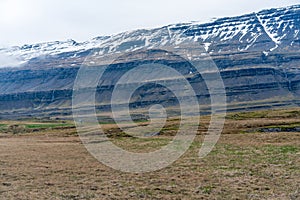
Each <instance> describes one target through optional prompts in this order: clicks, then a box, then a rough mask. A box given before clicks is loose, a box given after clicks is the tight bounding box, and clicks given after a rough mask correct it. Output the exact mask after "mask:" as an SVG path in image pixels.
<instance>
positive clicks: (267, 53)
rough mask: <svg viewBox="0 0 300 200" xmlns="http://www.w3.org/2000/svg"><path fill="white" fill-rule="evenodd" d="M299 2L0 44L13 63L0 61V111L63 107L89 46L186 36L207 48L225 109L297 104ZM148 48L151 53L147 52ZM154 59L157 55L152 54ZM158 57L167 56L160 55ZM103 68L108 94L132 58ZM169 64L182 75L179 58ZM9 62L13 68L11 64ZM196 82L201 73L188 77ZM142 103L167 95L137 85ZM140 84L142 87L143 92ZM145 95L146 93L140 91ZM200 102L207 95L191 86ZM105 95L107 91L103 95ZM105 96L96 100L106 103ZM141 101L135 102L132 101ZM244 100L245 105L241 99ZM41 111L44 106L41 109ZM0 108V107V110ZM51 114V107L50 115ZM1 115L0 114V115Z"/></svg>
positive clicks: (138, 44)
mask: <svg viewBox="0 0 300 200" xmlns="http://www.w3.org/2000/svg"><path fill="white" fill-rule="evenodd" d="M299 30H300V5H295V6H291V7H286V8H277V9H270V10H263V11H261V12H258V13H251V14H246V15H243V16H237V17H229V18H221V19H217V20H214V21H211V22H208V23H197V22H193V23H183V24H173V25H168V26H164V27H161V28H155V29H149V30H144V29H142V30H134V31H128V32H124V33H120V34H117V35H113V36H101V37H97V38H94V39H92V40H90V41H87V42H83V43H77V42H76V41H73V40H68V41H65V42H59V41H56V42H48V43H40V44H33V45H24V46H22V47H11V48H2V49H0V55H5V56H7V57H8V56H10V57H11V59H15V60H16V62H17V64H14V65H13V66H14V67H13V68H9V67H11V66H12V65H11V66H10V65H9V64H1V63H0V102H1V104H0V110H2V111H5V112H2V117H4V116H8V115H12V113H13V112H12V110H13V111H14V114H13V116H15V117H16V116H21V113H23V114H24V115H27V114H28V110H30V112H32V113H38V114H41V113H44V115H51V113H52V114H53V113H56V114H55V115H57V114H58V113H60V114H61V113H65V114H70V106H71V97H72V88H73V83H74V80H75V78H76V74H77V71H78V69H79V67H80V65H81V64H82V62H83V61H84V60H85V59H86V58H87V56H88V55H89V54H90V52H91V51H92V50H93V49H97V50H98V51H99V52H100V53H101V54H109V53H112V54H113V53H117V52H121V53H125V52H132V51H134V50H138V49H142V48H144V47H155V46H164V45H172V46H176V45H179V44H181V43H182V42H184V41H186V40H189V41H193V42H195V43H198V44H200V45H202V46H203V48H204V49H205V50H206V51H207V52H208V53H209V54H210V56H211V58H212V59H213V60H214V61H215V63H216V64H217V66H218V68H219V69H220V71H221V75H222V78H223V81H224V84H225V86H226V92H227V98H228V103H229V104H230V106H231V105H232V106H231V109H233V110H234V109H243V108H244V107H249V109H252V108H253V109H257V108H261V107H264V106H272V105H273V106H286V105H292V106H298V105H299V95H300V67H299V66H300V34H299ZM154 55H155V54H154ZM157 59H158V58H157ZM163 62H165V63H169V62H171V61H170V60H168V59H166V60H163ZM120 65H121V66H122V68H120V67H119V65H117V66H116V67H115V68H111V69H110V70H111V71H110V72H109V73H108V74H107V76H106V77H107V80H105V81H106V82H107V83H108V84H107V88H110V89H103V90H101V91H100V93H101V94H106V95H107V94H109V93H110V92H111V91H110V90H111V89H112V88H113V87H114V83H115V82H116V79H117V77H120V76H121V75H122V73H124V70H128V69H130V68H131V67H132V65H133V63H132V62H130V60H129V61H124V63H120ZM172 65H174V66H175V67H176V69H178V70H180V72H182V73H184V74H185V75H188V74H189V72H190V70H189V68H187V66H186V65H184V64H182V63H181V62H180V61H177V62H175V63H174V61H172ZM16 66H17V67H16ZM191 80H193V82H195V83H199V85H201V86H199V87H200V88H199V91H202V90H203V88H202V86H203V85H205V84H204V83H203V80H201V79H199V78H197V77H196V76H195V77H191ZM145 91H146V94H145V95H142V96H145V97H146V99H147V102H145V101H144V102H143V104H151V102H152V100H154V99H157V98H161V101H162V102H170V99H171V98H172V96H171V94H168V93H167V91H164V93H165V94H166V95H164V97H161V96H157V94H156V95H154V96H151V94H154V93H155V92H157V91H155V90H154V88H151V87H150V88H147V89H145ZM145 91H144V92H145ZM147 95H148V96H147ZM197 95H198V96H199V99H201V98H202V97H205V98H204V99H203V102H202V103H204V104H205V103H207V102H209V99H207V96H208V94H207V93H205V92H199V93H198V94H197ZM108 96H109V95H108ZM108 102H109V101H108V97H107V96H106V99H105V102H101V103H100V104H101V105H103V106H104V107H105V106H106V104H108ZM140 104H141V103H138V105H140ZM246 105H247V106H246ZM45 110H48V111H47V112H46V111H45ZM5 113H6V114H5ZM53 115H54V114H53ZM0 117H1V116H0Z"/></svg>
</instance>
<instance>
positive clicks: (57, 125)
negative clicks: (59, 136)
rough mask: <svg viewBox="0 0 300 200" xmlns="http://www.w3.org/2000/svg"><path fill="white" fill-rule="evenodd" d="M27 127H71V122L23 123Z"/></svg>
mask: <svg viewBox="0 0 300 200" xmlns="http://www.w3.org/2000/svg"><path fill="white" fill-rule="evenodd" d="M24 126H25V128H28V129H45V128H58V127H72V126H74V125H73V124H64V123H63V124H25V125H24Z"/></svg>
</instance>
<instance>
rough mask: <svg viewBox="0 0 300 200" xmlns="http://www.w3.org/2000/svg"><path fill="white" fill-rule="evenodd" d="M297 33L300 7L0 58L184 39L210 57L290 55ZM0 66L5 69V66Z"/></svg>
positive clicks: (6, 51)
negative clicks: (224, 54)
mask: <svg viewBox="0 0 300 200" xmlns="http://www.w3.org/2000/svg"><path fill="white" fill-rule="evenodd" d="M299 31H300V5H295V6H291V7H285V8H278V9H270V10H263V11H261V12H258V13H251V14H247V15H243V16H238V17H229V18H221V19H216V20H213V21H211V22H208V23H197V22H192V23H183V24H173V25H168V26H164V27H161V28H155V29H148V30H145V29H141V30H134V31H128V32H124V33H120V34H117V35H112V36H101V37H97V38H94V39H92V40H89V41H86V42H83V43H77V42H76V41H74V40H67V41H63V42H60V41H55V42H48V43H39V44H32V45H24V46H21V47H11V48H2V49H1V48H0V55H2V57H3V55H5V56H9V57H10V58H11V59H15V60H16V61H18V63H19V64H24V63H26V62H28V61H30V60H31V59H34V58H37V57H40V56H47V55H59V54H63V53H68V57H73V58H76V57H79V56H80V53H82V52H85V51H87V50H89V49H93V48H99V49H100V52H102V53H104V54H105V53H113V52H126V51H132V50H136V49H139V48H142V47H151V46H156V45H158V44H159V45H170V44H171V45H178V44H180V43H181V42H182V41H184V40H187V39H188V40H193V41H195V42H198V43H200V44H202V45H203V47H204V48H205V49H206V51H207V52H209V53H211V54H214V53H220V52H236V51H242V52H243V51H262V52H265V53H268V52H274V51H275V52H276V51H282V50H284V51H287V50H291V51H293V50H299V47H300V33H299ZM74 60H76V59H74ZM0 65H1V67H6V65H7V64H5V63H0ZM8 65H9V64H8Z"/></svg>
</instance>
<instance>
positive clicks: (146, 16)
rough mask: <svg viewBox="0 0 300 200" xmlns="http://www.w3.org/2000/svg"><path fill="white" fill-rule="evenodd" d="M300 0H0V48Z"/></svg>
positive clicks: (84, 37)
mask: <svg viewBox="0 0 300 200" xmlns="http://www.w3.org/2000/svg"><path fill="white" fill-rule="evenodd" d="M299 3H300V0H147V1H146V0H105V1H104V0H0V46H2V47H3V46H10V45H22V44H30V43H38V42H46V41H53V40H66V39H74V40H76V41H79V42H80V41H86V40H89V39H91V38H93V37H96V36H100V35H111V34H116V33H119V32H122V31H126V30H132V29H139V28H151V27H159V26H163V25H167V24H173V23H178V22H189V21H205V20H208V19H211V18H214V17H222V16H235V15H240V14H244V13H251V12H254V11H259V10H261V9H265V8H271V7H282V6H287V5H293V4H299Z"/></svg>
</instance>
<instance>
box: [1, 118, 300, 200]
mask: <svg viewBox="0 0 300 200" xmlns="http://www.w3.org/2000/svg"><path fill="white" fill-rule="evenodd" d="M299 119H300V118H299V117H298V116H290V117H288V118H280V117H276V118H250V119H249V118H245V119H238V120H237V119H228V120H227V121H226V126H225V130H224V134H222V136H221V138H220V140H219V142H218V144H217V145H216V147H215V149H214V150H213V151H212V152H211V153H210V154H209V155H208V156H207V157H205V158H204V159H199V158H198V156H197V153H198V151H199V148H200V146H201V141H202V139H203V134H199V135H198V136H197V138H196V140H195V142H194V143H193V145H192V146H191V148H190V149H189V151H188V152H187V153H186V154H185V155H184V156H182V157H181V158H180V159H179V160H178V161H176V162H175V163H174V164H173V165H171V166H169V167H167V168H165V169H162V170H160V171H157V172H151V173H143V174H132V173H122V172H119V171H115V170H113V169H110V168H109V167H106V166H104V165H103V164H101V163H99V162H98V161H97V160H96V159H94V158H93V157H92V156H91V155H90V154H89V153H88V152H87V150H86V149H85V147H84V146H83V145H82V144H81V141H80V139H79V137H78V136H77V135H76V131H75V130H74V129H73V128H62V129H45V130H42V131H40V132H34V133H29V134H21V135H12V134H0V135H1V137H0V199H295V200H296V199H299V198H300V178H299V177H300V159H299V156H300V133H298V132H278V133H260V132H252V131H249V132H248V131H247V130H251V129H253V128H254V129H255V128H257V127H262V126H267V125H270V124H272V125H274V124H275V125H276V124H282V123H295V122H299ZM206 120H208V119H207V118H206ZM1 123H2V122H1ZM3 123H4V122H3ZM6 123H8V122H6ZM10 123H11V122H10ZM172 123H174V121H173V122H172ZM202 123H203V124H202V127H203V128H202V129H201V128H200V129H201V130H202V131H205V128H204V127H205V126H207V123H205V119H203V122H202ZM105 127H106V130H107V131H108V130H111V129H112V130H114V128H116V127H115V126H114V125H105ZM201 130H200V131H199V133H203V132H202V131H201ZM168 131H170V132H172V131H174V130H169V129H168ZM171 135H172V133H169V132H167V133H166V134H165V135H162V136H158V137H155V138H154V139H153V141H156V142H157V145H161V144H163V143H164V142H165V141H166V140H169V139H171V138H172V137H171ZM113 140H114V141H115V142H116V143H117V144H119V145H120V146H123V147H130V145H132V138H128V137H126V138H124V137H113ZM135 142H136V140H135ZM149 145H150V147H151V145H152V146H153V143H149V144H148V145H147V143H143V145H140V146H139V147H138V148H139V150H147V146H149ZM143 147H144V149H143Z"/></svg>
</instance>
